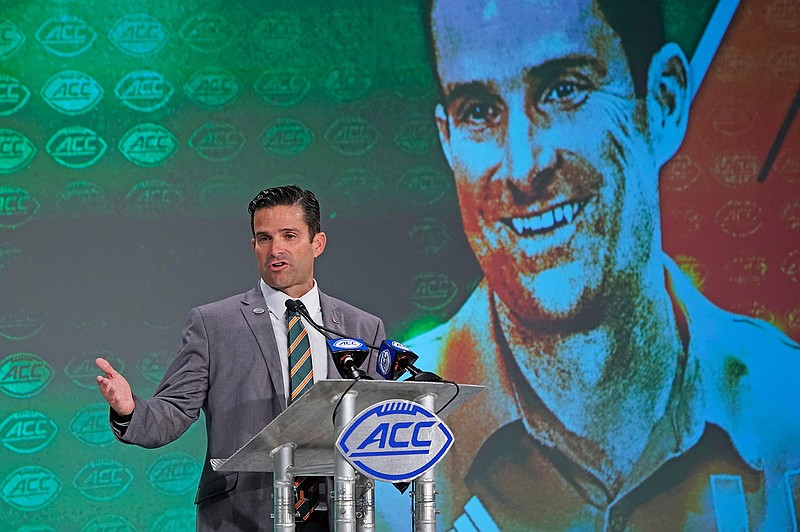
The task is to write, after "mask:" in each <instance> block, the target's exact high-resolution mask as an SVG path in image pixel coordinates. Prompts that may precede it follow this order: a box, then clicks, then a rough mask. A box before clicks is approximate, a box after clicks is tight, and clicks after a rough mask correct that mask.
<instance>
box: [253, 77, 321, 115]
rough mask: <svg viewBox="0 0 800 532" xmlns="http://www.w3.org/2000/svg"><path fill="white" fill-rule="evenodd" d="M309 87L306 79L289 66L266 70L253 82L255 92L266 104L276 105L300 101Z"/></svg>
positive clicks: (309, 84)
mask: <svg viewBox="0 0 800 532" xmlns="http://www.w3.org/2000/svg"><path fill="white" fill-rule="evenodd" d="M310 88H311V83H310V82H309V81H308V79H306V78H305V77H304V76H303V75H301V74H300V72H299V71H297V70H295V69H291V68H287V69H283V70H280V69H273V70H266V71H265V72H263V73H262V74H261V75H260V76H259V77H258V79H257V80H256V82H255V84H253V90H254V91H255V92H256V94H258V95H259V96H261V97H262V98H263V99H264V101H265V102H267V103H268V104H270V105H275V106H278V107H289V106H290V105H296V104H298V103H300V101H302V99H303V98H305V97H306V94H308V90H309V89H310Z"/></svg>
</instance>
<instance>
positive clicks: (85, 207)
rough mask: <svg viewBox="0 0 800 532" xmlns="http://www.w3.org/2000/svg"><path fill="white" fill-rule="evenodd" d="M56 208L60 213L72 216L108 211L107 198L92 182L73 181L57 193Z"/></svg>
mask: <svg viewBox="0 0 800 532" xmlns="http://www.w3.org/2000/svg"><path fill="white" fill-rule="evenodd" d="M56 209H57V210H58V211H59V212H61V213H62V214H67V215H73V216H81V215H84V214H102V213H104V212H106V211H108V198H106V196H105V195H104V194H103V192H102V191H101V190H100V187H98V186H97V185H95V184H94V183H90V182H89V181H73V182H72V183H69V184H68V185H67V186H66V187H64V190H62V191H61V193H59V195H58V198H56Z"/></svg>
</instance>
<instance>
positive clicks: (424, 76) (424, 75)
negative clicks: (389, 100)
mask: <svg viewBox="0 0 800 532" xmlns="http://www.w3.org/2000/svg"><path fill="white" fill-rule="evenodd" d="M394 79H395V82H394V83H393V86H394V89H395V90H394V91H395V93H397V94H398V95H399V96H402V97H403V98H409V99H412V100H415V99H419V98H423V97H425V96H430V95H431V94H433V93H434V90H435V89H434V87H436V82H435V81H434V80H433V78H432V76H431V71H430V69H429V68H419V67H414V66H411V67H400V68H397V69H396V70H395V72H394Z"/></svg>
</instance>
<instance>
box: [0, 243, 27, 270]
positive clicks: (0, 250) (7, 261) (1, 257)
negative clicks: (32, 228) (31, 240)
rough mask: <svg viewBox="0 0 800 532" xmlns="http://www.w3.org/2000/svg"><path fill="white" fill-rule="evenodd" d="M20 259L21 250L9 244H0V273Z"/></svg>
mask: <svg viewBox="0 0 800 532" xmlns="http://www.w3.org/2000/svg"><path fill="white" fill-rule="evenodd" d="M21 258H22V248H20V247H17V246H14V245H13V244H12V243H11V242H0V272H2V271H3V270H7V269H9V268H10V267H11V265H12V264H13V263H15V262H17V261H18V260H19V259H21Z"/></svg>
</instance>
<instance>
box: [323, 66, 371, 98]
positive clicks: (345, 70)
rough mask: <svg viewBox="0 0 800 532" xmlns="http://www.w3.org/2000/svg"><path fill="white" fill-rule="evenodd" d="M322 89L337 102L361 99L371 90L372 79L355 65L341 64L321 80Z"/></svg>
mask: <svg viewBox="0 0 800 532" xmlns="http://www.w3.org/2000/svg"><path fill="white" fill-rule="evenodd" d="M322 88H323V89H324V90H325V92H327V93H328V96H330V97H331V98H333V99H334V100H336V101H337V102H352V101H354V100H358V99H359V98H363V97H364V96H365V95H366V94H367V93H368V92H369V90H370V89H371V88H372V78H371V77H370V75H369V72H367V71H366V70H365V69H363V68H361V67H360V66H358V65H355V64H342V65H338V66H336V67H335V68H333V69H331V70H330V71H329V72H328V73H327V74H326V75H325V77H324V78H323V80H322Z"/></svg>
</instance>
